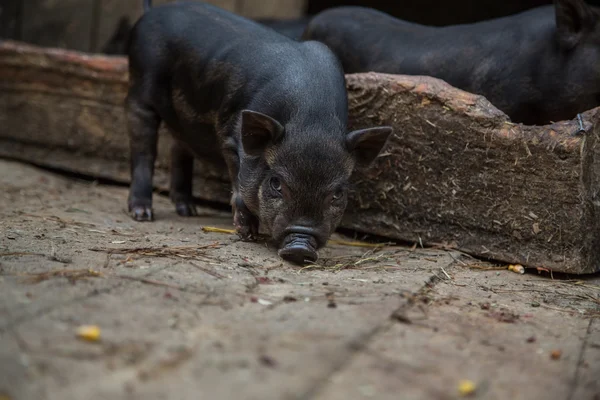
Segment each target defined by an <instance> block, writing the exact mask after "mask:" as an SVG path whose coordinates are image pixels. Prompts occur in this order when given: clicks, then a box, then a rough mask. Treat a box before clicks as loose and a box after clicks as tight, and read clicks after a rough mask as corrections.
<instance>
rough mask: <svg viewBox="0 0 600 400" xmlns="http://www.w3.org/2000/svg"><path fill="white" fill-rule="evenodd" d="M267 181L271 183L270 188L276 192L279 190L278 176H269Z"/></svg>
mask: <svg viewBox="0 0 600 400" xmlns="http://www.w3.org/2000/svg"><path fill="white" fill-rule="evenodd" d="M269 183H270V185H271V189H273V190H274V191H276V192H281V181H280V180H279V178H277V177H275V176H274V177H272V178H271V180H270V181H269Z"/></svg>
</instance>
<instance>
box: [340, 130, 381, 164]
mask: <svg viewBox="0 0 600 400" xmlns="http://www.w3.org/2000/svg"><path fill="white" fill-rule="evenodd" d="M392 132H393V129H392V128H391V127H389V126H380V127H377V128H367V129H361V130H358V131H353V132H350V133H349V134H348V136H346V147H347V149H348V151H349V152H350V153H352V154H353V155H354V157H355V159H356V163H357V164H358V165H359V166H361V167H366V166H369V165H370V164H371V163H372V162H373V160H375V158H377V156H378V155H379V152H380V151H381V149H382V148H383V146H385V144H386V143H387V140H388V138H389V137H390V135H391V134H392Z"/></svg>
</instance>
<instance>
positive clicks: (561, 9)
mask: <svg viewBox="0 0 600 400" xmlns="http://www.w3.org/2000/svg"><path fill="white" fill-rule="evenodd" d="M554 7H555V10H556V32H557V35H558V42H559V43H560V45H561V46H562V47H563V48H564V49H565V50H569V49H572V48H573V47H575V46H576V45H577V44H578V43H579V41H580V40H581V38H582V37H583V36H584V34H585V33H586V32H588V31H590V30H591V29H592V28H593V27H594V24H595V23H596V19H597V16H596V14H595V12H594V11H593V10H592V9H591V8H590V6H588V5H587V4H586V3H585V1H584V0H554Z"/></svg>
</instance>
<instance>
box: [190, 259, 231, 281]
mask: <svg viewBox="0 0 600 400" xmlns="http://www.w3.org/2000/svg"><path fill="white" fill-rule="evenodd" d="M189 263H190V264H191V265H193V266H194V267H196V268H198V269H199V270H200V271H202V272H205V273H207V274H209V275H212V276H214V277H215V278H217V279H224V278H225V276H224V275H221V274H219V273H218V272H215V271H211V270H210V269H208V268H206V267H203V266H201V265H198V264H196V263H193V262H191V261H189Z"/></svg>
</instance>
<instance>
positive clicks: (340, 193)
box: [333, 190, 344, 200]
mask: <svg viewBox="0 0 600 400" xmlns="http://www.w3.org/2000/svg"><path fill="white" fill-rule="evenodd" d="M343 196H344V191H343V190H338V191H337V192H335V193H334V194H333V199H334V200H339V199H341V198H342V197H343Z"/></svg>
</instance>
